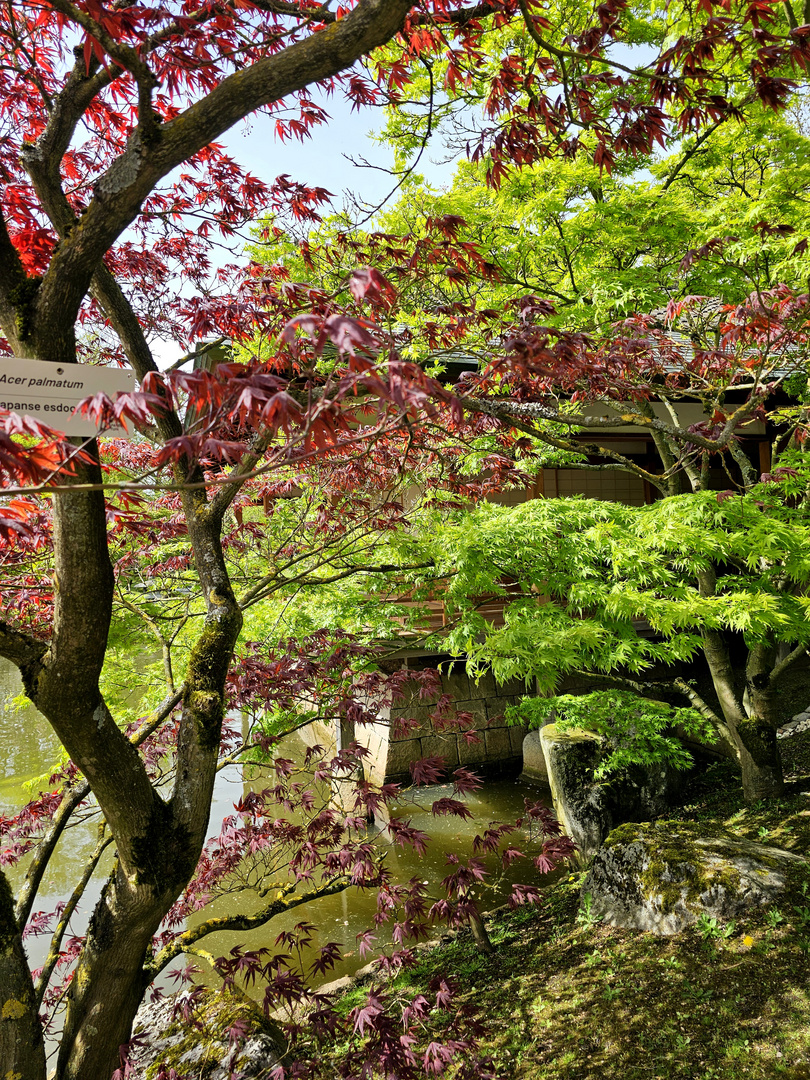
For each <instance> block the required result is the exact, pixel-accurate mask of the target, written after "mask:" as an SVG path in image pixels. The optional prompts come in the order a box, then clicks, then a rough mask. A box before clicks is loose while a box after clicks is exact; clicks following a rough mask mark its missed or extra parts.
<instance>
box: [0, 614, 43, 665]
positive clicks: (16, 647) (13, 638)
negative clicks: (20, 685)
mask: <svg viewBox="0 0 810 1080" xmlns="http://www.w3.org/2000/svg"><path fill="white" fill-rule="evenodd" d="M47 651H48V645H47V643H46V642H44V641H40V640H39V638H35V637H33V636H32V635H31V634H26V633H25V632H24V631H22V630H17V629H15V628H14V627H13V626H9V624H8V623H7V622H2V621H0V656H2V657H4V658H5V659H6V660H10V661H11V662H12V664H15V665H16V666H17V667H18V668H20V670H22V669H24V668H31V667H32V666H33V665H34V664H36V663H38V662H39V661H40V660H41V659H42V657H43V656H44V655H45V653H46V652H47Z"/></svg>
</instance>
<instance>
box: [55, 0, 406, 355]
mask: <svg viewBox="0 0 810 1080" xmlns="http://www.w3.org/2000/svg"><path fill="white" fill-rule="evenodd" d="M64 2H66V0H60V3H64ZM411 6H412V4H411V0H360V2H359V3H358V4H357V6H356V7H355V8H353V9H352V11H350V12H349V13H348V14H347V15H346V16H345V17H344V18H342V19H339V20H337V21H336V22H334V23H332V24H331V25H329V26H327V27H325V28H324V29H323V30H318V31H316V32H315V33H313V34H312V35H311V36H310V37H308V38H307V39H306V40H304V41H299V42H295V43H293V44H291V45H288V46H287V47H286V48H285V49H284V50H283V51H282V52H280V53H277V54H276V55H274V56H272V57H266V58H263V59H261V60H257V61H256V62H255V63H253V64H251V65H250V66H248V67H246V68H243V69H242V70H240V71H236V72H234V73H232V74H231V75H229V76H227V77H226V78H224V79H223V80H222V82H221V83H219V84H218V85H217V86H216V87H215V88H214V89H213V90H211V91H210V92H209V93H208V94H207V95H206V96H205V97H203V98H201V99H200V100H199V101H196V102H194V103H193V104H192V105H190V106H189V107H188V108H187V109H185V110H184V111H183V112H182V113H180V114H179V115H178V116H177V117H176V118H175V119H173V120H171V121H169V122H168V123H164V124H160V125H157V126H156V127H155V129H154V130H152V131H151V132H147V131H146V130H145V128H144V125H143V120H142V121H141V123H140V124H139V125H138V127H136V128H135V130H134V131H133V132H132V134H131V136H130V139H129V141H128V143H127V147H126V149H125V150H124V151H123V152H122V153H121V154H120V155H119V156H118V157H117V158H116V159H115V161H114V162H113V163H112V164H111V165H110V166H109V168H108V169H107V170H106V171H105V172H104V173H103V174H102V176H101V177H100V178H99V180H98V182H97V183H96V185H95V188H94V194H93V198H92V199H91V200H90V202H89V204H88V206H87V208H86V210H85V213H84V214H83V215H82V219H81V223H80V227H79V228H76V229H73V230H72V231H71V233H70V234H69V235H68V236H67V237H65V239H64V240H63V242H62V243H61V244H60V246H59V247H58V248H57V250H56V251H55V253H54V255H53V258H52V260H51V263H50V266H49V268H48V271H47V273H46V274H45V276H44V278H43V282H42V286H41V288H40V293H39V296H38V300H37V313H38V314H39V315H40V316H41V320H40V330H41V332H42V334H43V335H48V336H50V335H53V336H56V335H58V336H59V337H61V336H63V333H64V331H63V329H62V327H63V326H64V324H65V321H66V320H69V321H70V323H72V321H73V318H74V316H75V313H76V312H77V311H78V308H79V305H80V304H81V301H82V298H83V297H84V295H85V293H86V291H87V289H88V287H89V284H90V279H91V278H92V276H93V274H94V273H95V271H96V268H97V266H98V264H99V262H100V260H101V258H102V256H103V255H104V253H105V252H106V251H107V250H108V249H109V247H110V245H111V244H112V243H113V242H114V241H115V240H116V239H117V237H118V236H120V234H121V233H122V232H123V231H124V229H126V228H127V226H128V225H130V224H131V223H132V221H133V220H134V219H135V217H136V216H137V214H138V213H139V212H140V208H141V204H142V203H143V200H144V199H145V198H146V197H147V195H148V194H149V193H150V191H152V189H153V188H154V186H155V185H156V184H157V183H158V182H159V181H160V180H161V179H162V178H163V177H164V176H167V175H168V174H169V173H170V172H171V171H172V169H174V168H176V167H177V166H178V165H180V164H182V162H184V161H185V160H186V159H187V158H189V157H192V156H193V155H194V154H195V153H197V152H198V151H199V150H201V149H203V147H205V146H207V145H208V144H209V143H210V142H212V141H214V140H215V139H217V138H218V137H219V136H220V135H222V134H223V133H224V132H225V131H227V130H228V129H229V128H230V127H232V126H233V125H234V124H235V123H237V121H239V120H241V119H242V118H243V117H245V116H247V115H248V114H249V113H251V112H254V111H256V110H257V109H260V108H262V107H263V106H265V105H269V104H271V103H272V102H274V101H279V100H281V99H282V98H284V97H286V96H287V95H289V94H292V93H295V92H296V91H297V90H302V89H304V88H306V87H307V86H309V85H311V84H312V83H313V82H318V81H321V80H323V79H326V78H330V77H331V76H334V75H337V74H338V73H339V72H341V71H343V70H344V69H345V68H347V67H350V66H351V65H352V64H353V63H354V62H355V61H356V60H357V59H358V58H359V57H361V56H364V55H366V54H367V53H368V52H370V51H371V50H372V49H374V48H376V47H377V46H379V45H383V44H385V42H387V41H389V40H390V39H391V38H392V37H393V36H394V35H395V34H396V33H397V32H398V31H399V30H400V28H401V27H402V24H403V22H404V20H405V16H406V15H407V14H408V12H409V10H410V8H411Z"/></svg>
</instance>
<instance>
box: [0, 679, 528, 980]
mask: <svg viewBox="0 0 810 1080" xmlns="http://www.w3.org/2000/svg"><path fill="white" fill-rule="evenodd" d="M19 692H20V684H19V677H18V675H17V672H16V669H15V668H13V667H12V666H11V665H8V664H3V665H2V666H0V745H2V746H3V748H4V750H5V754H4V767H3V770H2V772H0V814H10V813H11V812H12V811H14V810H15V809H17V808H19V806H21V805H22V804H23V803H24V802H25V801H27V799H28V798H30V797H31V793H32V792H35V791H37V790H40V787H42V786H43V785H42V783H41V781H40V778H42V777H45V778H47V776H48V774H49V772H50V771H51V770H52V769H53V767H54V766H55V765H57V764H58V763H59V762H60V761H61V760H62V753H63V752H62V748H61V746H60V744H59V742H58V740H57V739H56V736H55V735H54V733H53V731H52V730H51V728H50V726H49V725H48V723H47V721H46V720H45V719H44V717H42V716H40V715H39V714H38V713H37V712H36V710H35V709H33V708H32V707H31V706H30V705H28V706H25V707H23V708H17V707H14V705H13V703H12V699H14V698H15V696H16V695H18V694H19ZM303 750H304V747H303V744H302V743H301V742H300V741H299V740H295V741H294V740H289V741H286V742H285V744H284V745H283V748H282V751H281V753H282V756H284V757H291V758H297V757H299V755H301V754H302V753H303ZM267 783H268V781H267V779H266V775H264V776H263V775H259V773H258V771H257V770H256V769H255V767H250V770H249V771H248V769H247V768H246V769H245V770H244V771H243V770H242V768H241V767H231V768H229V769H227V770H224V771H223V772H222V773H220V776H219V778H218V781H217V786H216V791H215V797H214V803H213V806H212V812H211V821H210V825H209V835H216V834H217V833H218V832H219V829H220V825H221V823H222V821H223V819H224V818H225V817H227V816H229V815H233V814H234V803H235V802H237V801H238V800H239V799H240V798H242V796H243V795H244V794H245V792H246V791H247V790H250V789H255V790H261V789H262V788H263V787H265V786H267ZM44 789H45V790H48V785H47V779H46V780H45V783H44ZM450 793H451V792H450V788H449V786H447V787H443V786H437V787H434V788H430V789H423V790H422V792H421V793H420V803H421V804H422V806H423V807H426V808H427V809H423V810H421V811H420V810H417V811H414V809H413V808H412V807H410V806H402V807H400V808H398V809H397V810H395V813H396V814H398V815H400V816H405V817H409V818H411V819H412V822H413V824H414V825H415V826H416V827H417V828H420V829H422V830H423V831H425V832H428V833H429V834H430V836H431V843H430V845H429V847H428V852H427V854H425V855H421V856H420V855H418V854H417V853H415V852H414V851H413V850H411V849H404V850H403V849H402V848H400V847H398V846H395V845H393V844H390V843H388V841H387V840H386V833H385V832H384V831H383V832H382V833H380V834H379V835H378V836H377V839H376V841H375V843H376V845H377V846H378V847H380V848H381V849H385V850H386V851H387V856H386V864H387V865H388V867H389V868H390V869H391V870H392V872H393V873H394V875H395V877H396V878H397V879H398V880H400V881H408V880H410V879H411V878H413V877H418V878H419V879H420V880H422V881H424V882H427V883H429V891H430V894H431V895H432V896H434V897H439V896H440V895H441V888H440V885H439V883H440V881H441V879H442V878H443V877H445V876H446V875H447V873H448V872H449V867H448V863H447V855H448V854H459V855H467V854H469V853H470V852H471V840H472V838H473V836H474V835H475V834H476V833H480V832H481V831H482V829H483V828H485V827H486V824H487V823H488V822H489V821H493V820H497V821H509V820H513V819H514V818H515V817H516V816H517V815H519V814H520V813H521V811H522V810H523V806H524V797H528V798H530V799H531V800H532V801H536V800H537V798H538V796H539V794H540V793H539V792H538V789H537V788H534V787H531V786H529V785H526V784H524V783H521V782H519V781H517V780H503V779H501V780H493V781H487V782H486V783H485V784H484V786H483V787H482V788H481V790H480V791H478V792H476V793H475V794H474V795H472V796H469V797H468V798H467V799H466V802H467V804H468V806H469V808H470V810H471V811H472V813H473V820H472V821H462V820H460V819H459V818H446V817H438V818H434V817H433V816H432V815H431V813H430V811H429V806H430V803H431V802H432V801H433V800H434V799H436V798H440V797H441V796H443V795H446V794H450ZM96 827H97V821H96V820H86V821H82V820H78V821H77V822H76V824H75V825H74V826H72V827H70V828H69V829H67V830H66V832H65V835H64V837H63V839H62V840H61V841H60V844H59V847H58V849H57V852H56V854H55V857H54V858H53V859H52V860H51V864H50V866H49V868H48V871H47V873H46V875H45V878H44V880H43V883H42V887H41V889H40V893H39V897H38V900H37V903H36V905H35V907H36V910H39V911H50V910H52V909H53V907H54V906H55V905H56V904H57V903H58V902H59V901H60V900H65V899H67V897H68V896H69V895H70V892H71V890H72V888H73V885H74V884H75V881H76V879H77V878H78V876H79V873H80V868H81V867H82V866H83V865H84V863H85V861H86V860H87V858H88V857H89V856H90V854H91V853H92V851H93V849H94V847H95V843H96V835H97V834H96ZM514 846H516V847H520V842H519V839H518V840H517V841H515V843H514ZM111 859H112V855H111V854H110V855H109V857H108V858H107V859H106V861H105V862H103V863H102V865H101V866H100V868H99V871H98V872H97V874H96V878H95V879H94V880H93V881H92V882H91V885H90V887H89V888H88V890H87V892H86V893H85V896H84V899H83V901H82V903H81V905H80V908H79V910H78V911H77V913H76V915H75V916H74V920H73V924H72V926H71V930H72V932H73V933H76V934H81V933H82V932H83V930H84V927H85V926H86V922H87V919H88V918H89V914H90V912H91V910H92V907H93V904H94V903H95V902H96V900H97V899H98V896H99V895H100V891H101V887H102V884H103V881H104V877H105V876H106V873H108V872H109V867H110V863H111ZM23 873H24V864H22V865H21V866H19V867H17V868H14V869H12V870H11V871H10V872H9V876H10V878H11V882H12V886H14V885H15V884H17V883H18V882H19V880H20V878H21V876H22V874H23ZM548 880H549V879H540V878H538V876H537V874H536V872H535V871H534V868H533V866H532V865H531V863H530V862H529V861H528V860H517V861H516V863H515V864H513V866H512V868H511V870H510V873H509V877H508V878H506V879H504V880H502V881H501V882H500V884H499V887H498V888H495V889H493V890H491V891H489V890H488V891H486V892H485V893H483V894H482V895H481V897H480V906H481V907H482V909H483V910H488V909H490V908H493V907H496V906H498V905H499V904H501V903H503V902H504V901H505V900H506V898H507V897H508V893H509V885H510V882H511V881H522V882H525V883H532V884H542V883H544V881H548ZM266 902H267V900H266V899H265V900H263V901H262V900H260V899H259V898H258V897H256V895H255V894H248V895H238V894H235V895H225V896H222V897H219V898H218V899H216V900H215V901H214V902H213V903H212V904H210V905H209V907H208V908H206V909H204V911H202V912H201V913H199V914H197V915H195V916H194V919H193V921H194V922H197V921H199V920H200V919H203V918H206V917H209V916H211V915H217V916H220V915H225V914H229V913H240V914H252V913H253V912H254V911H255V910H258V908H259V906H260V905H261V904H263V903H266ZM375 908H376V902H375V896H374V894H373V893H370V892H365V891H363V890H360V889H357V888H350V889H347V890H345V891H344V892H342V893H340V894H338V895H335V896H330V897H324V898H321V899H319V900H315V901H313V902H311V903H309V904H307V905H305V906H302V907H299V908H297V909H295V910H294V911H292V912H289V913H287V914H285V915H284V916H281V917H278V918H276V919H275V920H273V922H272V923H270V924H268V925H266V926H265V927H263V928H261V929H258V930H253V931H251V932H250V933H249V934H245V933H218V934H215V935H212V936H210V937H208V938H206V939H205V941H204V942H201V943H200V944H201V945H202V946H204V948H205V949H206V951H207V952H209V953H210V954H212V955H213V956H215V957H216V956H221V955H225V954H226V953H227V952H228V951H229V950H230V949H231V948H233V947H234V946H235V945H237V944H239V945H243V946H245V947H248V948H251V949H258V948H262V947H265V948H268V949H270V950H273V949H274V948H275V949H276V951H277V947H276V946H275V941H276V938H277V937H278V935H279V933H280V932H281V931H282V930H285V929H291V928H292V927H293V926H294V925H295V924H296V923H298V922H299V921H304V920H305V921H307V922H309V923H312V924H315V926H317V927H318V930H317V933H316V934H315V935H314V937H313V946H314V947H317V946H318V945H321V944H325V943H326V942H339V943H340V944H341V946H342V951H343V960H342V961H341V962H340V963H339V964H338V965H337V967H336V968H335V969H334V971H332V972H330V973H328V974H327V975H325V976H323V977H321V979H320V980H313V981H321V982H322V981H324V979H325V980H327V981H328V980H332V979H334V978H337V977H339V976H340V975H344V974H351V973H352V972H353V971H355V970H356V969H357V968H358V967H360V966H362V965H363V964H365V963H367V962H368V960H369V959H370V957H369V956H366V957H361V956H360V955H359V954H358V950H357V944H356V939H357V935H358V934H360V933H361V932H362V931H364V930H366V929H368V928H369V927H371V926H372V924H373V916H374V912H375ZM378 940H379V942H380V943H381V944H382V943H384V942H385V940H386V932H385V929H384V928H382V929H381V930H380V931H379V932H378ZM27 948H28V951H29V958H30V962H31V965H32V967H37V966H39V964H40V963H41V962H42V960H43V959H44V956H45V954H46V951H47V938H46V937H34V938H32V937H29V938H28V939H27ZM182 963H183V961H182V960H179V961H178V962H177V963H176V966H181V965H182ZM203 978H206V973H205V972H203ZM164 981H165V980H164Z"/></svg>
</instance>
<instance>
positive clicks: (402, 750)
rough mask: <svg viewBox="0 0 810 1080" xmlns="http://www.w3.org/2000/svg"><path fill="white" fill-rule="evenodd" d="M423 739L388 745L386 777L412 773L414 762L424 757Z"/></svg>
mask: <svg viewBox="0 0 810 1080" xmlns="http://www.w3.org/2000/svg"><path fill="white" fill-rule="evenodd" d="M424 756H425V755H424V754H423V753H422V740H421V739H406V740H405V741H404V742H392V743H389V744H388V758H387V760H386V764H385V775H386V776H402V775H403V774H405V773H408V772H410V764H411V762H412V761H418V760H419V758H421V757H424Z"/></svg>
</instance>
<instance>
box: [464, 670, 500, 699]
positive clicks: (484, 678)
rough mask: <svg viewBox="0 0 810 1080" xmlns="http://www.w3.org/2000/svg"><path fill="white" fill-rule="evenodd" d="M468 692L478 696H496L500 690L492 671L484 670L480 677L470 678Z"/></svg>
mask: <svg viewBox="0 0 810 1080" xmlns="http://www.w3.org/2000/svg"><path fill="white" fill-rule="evenodd" d="M470 693H471V694H472V696H473V697H479V698H490V697H497V696H498V694H499V693H500V691H499V689H498V684H497V683H496V682H495V676H494V675H493V674H492V672H491V671H485V672H484V673H483V675H481V677H480V678H478V679H470Z"/></svg>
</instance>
